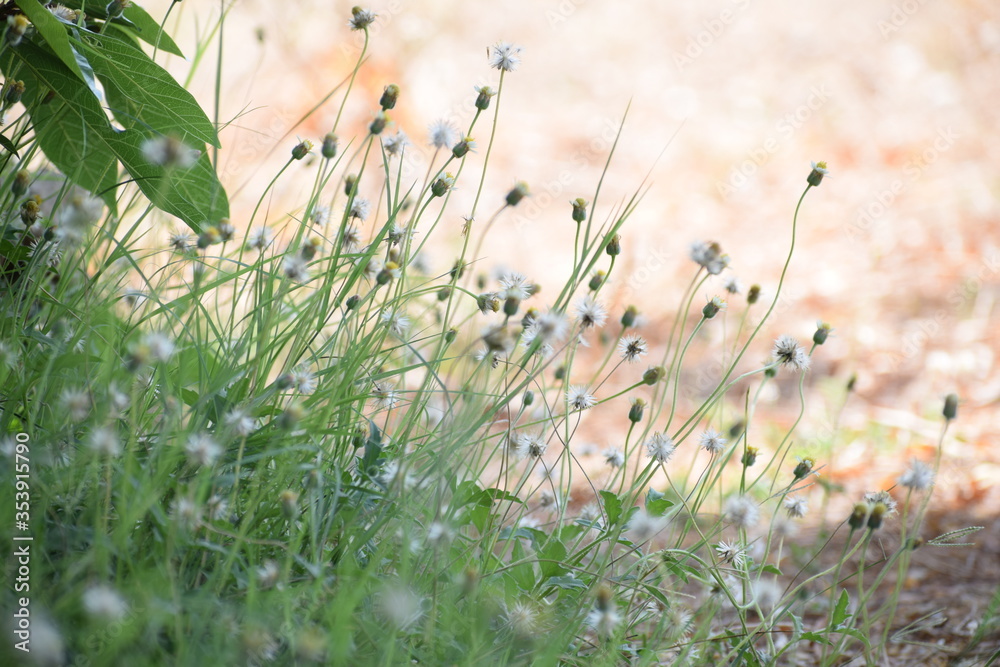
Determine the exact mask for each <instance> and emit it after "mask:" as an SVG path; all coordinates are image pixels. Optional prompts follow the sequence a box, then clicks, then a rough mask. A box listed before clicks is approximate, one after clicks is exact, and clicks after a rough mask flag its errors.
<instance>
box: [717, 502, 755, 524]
mask: <svg viewBox="0 0 1000 667" xmlns="http://www.w3.org/2000/svg"><path fill="white" fill-rule="evenodd" d="M722 518H723V519H725V521H726V523H731V524H734V525H736V526H738V527H740V528H752V527H753V526H755V525H756V524H757V520H758V519H759V518H760V508H759V507H757V503H755V502H754V501H753V500H752V499H750V498H748V497H746V496H730V497H729V499H728V500H726V504H725V505H724V506H723V508H722Z"/></svg>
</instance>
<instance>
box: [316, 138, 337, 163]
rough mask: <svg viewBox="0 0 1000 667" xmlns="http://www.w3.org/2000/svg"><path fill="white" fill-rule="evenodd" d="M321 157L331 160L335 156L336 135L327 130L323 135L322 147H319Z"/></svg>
mask: <svg viewBox="0 0 1000 667" xmlns="http://www.w3.org/2000/svg"><path fill="white" fill-rule="evenodd" d="M320 153H322V155H323V157H325V158H326V159H327V160H332V159H333V158H335V157H337V135H336V134H334V133H333V132H328V133H327V134H326V135H325V136H324V137H323V147H322V148H321V149H320Z"/></svg>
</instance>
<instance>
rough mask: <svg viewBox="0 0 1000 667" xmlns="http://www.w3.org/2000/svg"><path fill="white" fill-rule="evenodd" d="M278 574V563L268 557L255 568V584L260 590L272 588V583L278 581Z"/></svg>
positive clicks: (279, 573) (279, 574) (279, 571)
mask: <svg viewBox="0 0 1000 667" xmlns="http://www.w3.org/2000/svg"><path fill="white" fill-rule="evenodd" d="M279 576H281V570H280V568H279V567H278V563H277V562H276V561H273V560H271V559H268V560H266V561H264V564H263V565H261V566H260V567H258V568H257V585H258V586H260V588H261V590H267V589H268V588H274V585H275V584H276V583H278V577H279Z"/></svg>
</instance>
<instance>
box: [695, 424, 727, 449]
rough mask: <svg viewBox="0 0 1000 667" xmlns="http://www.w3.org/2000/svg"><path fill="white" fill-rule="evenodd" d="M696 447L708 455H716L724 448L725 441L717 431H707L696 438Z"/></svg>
mask: <svg viewBox="0 0 1000 667" xmlns="http://www.w3.org/2000/svg"><path fill="white" fill-rule="evenodd" d="M698 445H699V446H700V447H701V448H702V449H704V450H705V451H706V452H709V453H710V454H718V453H719V452H721V451H722V450H723V449H725V447H726V439H725V438H723V437H722V434H721V433H719V432H718V431H713V430H711V429H709V430H708V431H705V432H704V433H702V434H701V436H700V437H699V438H698Z"/></svg>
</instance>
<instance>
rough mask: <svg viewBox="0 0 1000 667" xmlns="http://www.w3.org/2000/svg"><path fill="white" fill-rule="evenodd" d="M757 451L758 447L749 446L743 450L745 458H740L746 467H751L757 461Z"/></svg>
mask: <svg viewBox="0 0 1000 667" xmlns="http://www.w3.org/2000/svg"><path fill="white" fill-rule="evenodd" d="M757 451H758V450H757V448H756V447H750V446H747V448H746V451H744V452H743V458H741V459H740V462H741V463H742V464H743V467H744V468H749V467H750V466H752V465H753V464H754V463H757Z"/></svg>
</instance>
